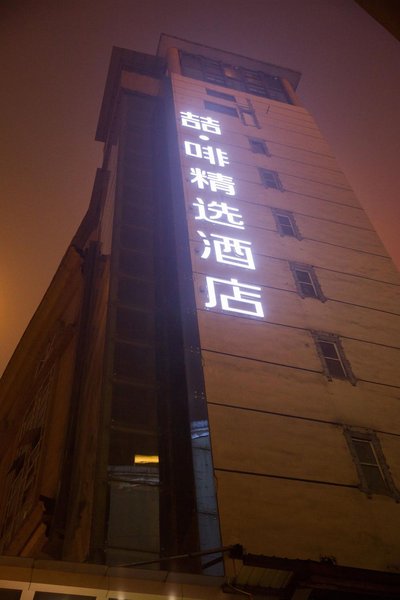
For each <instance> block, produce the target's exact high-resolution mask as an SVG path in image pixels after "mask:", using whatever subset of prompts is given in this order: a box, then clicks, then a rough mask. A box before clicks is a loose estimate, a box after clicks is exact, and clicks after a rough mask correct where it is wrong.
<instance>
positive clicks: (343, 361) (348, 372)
mask: <svg viewBox="0 0 400 600" xmlns="http://www.w3.org/2000/svg"><path fill="white" fill-rule="evenodd" d="M311 334H312V336H313V338H314V343H315V347H316V349H317V353H318V356H319V358H320V360H321V365H322V369H323V372H324V374H325V376H326V377H327V379H328V380H329V381H333V380H336V379H337V380H339V381H350V383H351V384H352V385H356V383H357V378H356V377H355V375H354V373H353V371H352V368H351V365H350V362H349V360H348V358H347V357H346V354H345V352H344V349H343V346H342V342H341V340H340V337H339V336H338V335H336V334H335V333H327V332H325V331H312V332H311ZM320 342H325V343H328V344H333V345H334V346H335V350H336V354H337V356H338V360H339V362H340V365H341V367H342V370H343V372H344V375H345V376H344V377H335V375H332V373H331V372H330V370H329V363H328V362H327V358H326V357H325V355H324V353H323V351H322V348H321V346H320Z"/></svg>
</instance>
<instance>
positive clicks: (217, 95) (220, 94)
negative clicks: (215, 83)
mask: <svg viewBox="0 0 400 600" xmlns="http://www.w3.org/2000/svg"><path fill="white" fill-rule="evenodd" d="M206 92H207V94H208V95H209V96H215V98H222V99H223V100H229V101H230V102H236V98H235V96H231V95H230V94H224V93H223V92H217V91H216V90H210V89H208V88H206Z"/></svg>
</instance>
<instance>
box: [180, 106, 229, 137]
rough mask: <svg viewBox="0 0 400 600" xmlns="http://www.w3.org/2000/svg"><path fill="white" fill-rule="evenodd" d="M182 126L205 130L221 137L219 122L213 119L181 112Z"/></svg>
mask: <svg viewBox="0 0 400 600" xmlns="http://www.w3.org/2000/svg"><path fill="white" fill-rule="evenodd" d="M181 124H182V125H183V126H184V127H190V129H197V130H203V131H206V132H207V133H215V134H216V135H221V127H220V125H219V121H216V120H215V119H212V118H211V117H200V116H199V115H194V114H193V113H191V112H185V111H181Z"/></svg>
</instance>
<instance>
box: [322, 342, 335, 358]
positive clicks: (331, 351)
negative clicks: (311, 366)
mask: <svg viewBox="0 0 400 600" xmlns="http://www.w3.org/2000/svg"><path fill="white" fill-rule="evenodd" d="M318 343H319V345H320V348H321V350H322V354H323V355H324V356H325V358H336V360H339V355H338V352H337V350H336V344H335V343H334V342H324V341H320V342H318Z"/></svg>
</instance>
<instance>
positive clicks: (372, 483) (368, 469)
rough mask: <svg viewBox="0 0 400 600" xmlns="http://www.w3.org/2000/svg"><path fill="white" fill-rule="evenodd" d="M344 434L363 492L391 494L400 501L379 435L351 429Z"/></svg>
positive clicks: (347, 429)
mask: <svg viewBox="0 0 400 600" xmlns="http://www.w3.org/2000/svg"><path fill="white" fill-rule="evenodd" d="M344 433H345V436H346V440H347V443H348V445H349V448H350V452H351V454H352V456H353V460H354V462H355V465H356V468H357V472H358V476H359V478H360V483H361V488H362V489H363V491H364V492H366V493H367V494H368V495H371V494H389V495H392V496H394V497H395V498H396V499H399V493H398V490H397V489H396V486H395V485H394V482H393V479H392V476H391V474H390V470H389V467H388V466H387V463H386V460H385V457H384V454H383V451H382V448H381V445H380V443H379V439H378V437H377V435H376V434H375V433H374V432H373V431H355V430H352V429H349V428H346V429H345V431H344Z"/></svg>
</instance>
